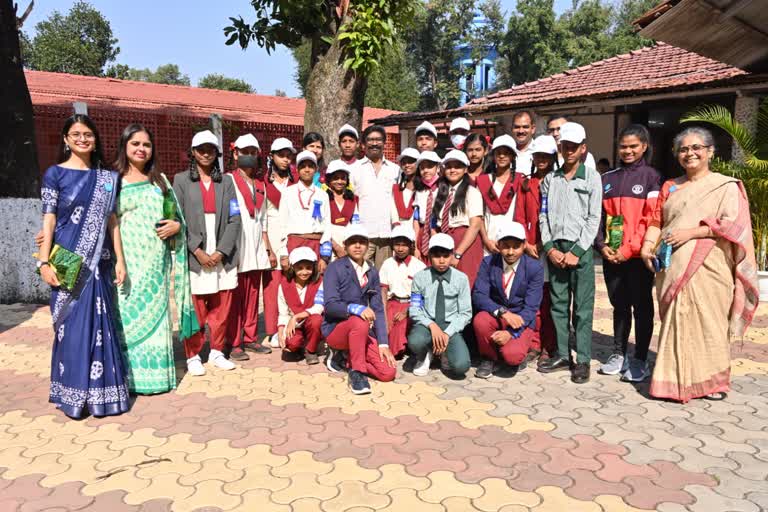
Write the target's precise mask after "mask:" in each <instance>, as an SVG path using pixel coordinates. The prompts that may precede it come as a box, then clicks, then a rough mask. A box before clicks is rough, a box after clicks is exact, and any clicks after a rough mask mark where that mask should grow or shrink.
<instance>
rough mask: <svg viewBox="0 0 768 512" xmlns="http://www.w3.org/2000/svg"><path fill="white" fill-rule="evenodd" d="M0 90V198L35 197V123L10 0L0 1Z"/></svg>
mask: <svg viewBox="0 0 768 512" xmlns="http://www.w3.org/2000/svg"><path fill="white" fill-rule="evenodd" d="M0 90H1V91H2V95H0V133H2V134H3V135H2V137H0V197H36V196H38V195H39V193H40V188H39V177H40V168H39V166H38V162H37V148H36V145H35V124H34V117H33V113H32V100H31V99H30V97H29V90H28V89H27V80H26V79H25V78H24V69H23V67H22V63H21V52H20V50H19V31H18V28H17V26H16V9H15V8H14V5H13V1H12V0H0Z"/></svg>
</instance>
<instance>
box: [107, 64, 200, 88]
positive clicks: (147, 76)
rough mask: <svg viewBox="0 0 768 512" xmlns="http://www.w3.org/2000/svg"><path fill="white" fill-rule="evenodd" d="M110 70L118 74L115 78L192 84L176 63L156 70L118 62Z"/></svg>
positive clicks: (168, 83) (157, 82) (164, 65)
mask: <svg viewBox="0 0 768 512" xmlns="http://www.w3.org/2000/svg"><path fill="white" fill-rule="evenodd" d="M126 68H127V71H126ZM108 72H109V73H114V74H115V75H116V76H115V78H122V79H123V80H137V81H140V82H152V83H155V84H167V85H190V82H189V76H187V75H185V74H183V73H182V72H181V70H180V69H179V66H178V65H176V64H163V65H161V66H158V67H157V69H156V70H154V71H152V70H151V69H149V68H145V69H136V68H128V67H127V66H124V65H122V64H118V65H117V66H113V67H112V68H110V69H109V71H108Z"/></svg>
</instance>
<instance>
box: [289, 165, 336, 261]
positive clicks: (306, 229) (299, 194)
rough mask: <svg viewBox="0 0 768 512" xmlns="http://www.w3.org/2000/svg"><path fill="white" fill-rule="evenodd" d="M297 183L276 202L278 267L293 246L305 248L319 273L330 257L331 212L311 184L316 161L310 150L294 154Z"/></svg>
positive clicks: (315, 170) (320, 192)
mask: <svg viewBox="0 0 768 512" xmlns="http://www.w3.org/2000/svg"><path fill="white" fill-rule="evenodd" d="M296 168H297V170H298V173H299V181H298V182H297V183H296V184H295V185H291V186H290V187H288V188H286V189H285V192H283V195H282V199H281V200H280V217H279V221H278V222H280V225H281V226H282V228H283V239H282V241H281V244H280V251H279V254H280V264H281V266H282V267H283V269H285V268H287V267H288V255H289V254H290V252H291V251H293V250H294V249H295V248H297V247H309V248H310V249H312V250H313V251H315V254H317V257H318V267H319V268H320V273H322V272H323V270H325V266H326V265H327V263H328V261H329V260H330V258H331V254H332V249H331V210H330V207H329V205H328V194H326V193H325V192H324V191H323V190H322V189H321V188H320V187H317V186H315V185H314V184H313V180H314V178H315V173H316V172H317V158H316V157H315V154H314V153H313V152H312V151H307V150H304V151H302V152H301V153H299V154H298V155H296Z"/></svg>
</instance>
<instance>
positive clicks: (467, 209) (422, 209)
mask: <svg viewBox="0 0 768 512" xmlns="http://www.w3.org/2000/svg"><path fill="white" fill-rule="evenodd" d="M457 187H458V184H456V185H454V186H452V187H451V188H450V191H449V194H450V192H451V191H452V192H453V195H454V199H455V197H456V188H457ZM434 194H435V196H434V199H433V200H432V204H433V205H434V202H435V201H436V200H437V190H435V192H434ZM428 198H429V191H428V190H422V191H419V192H417V193H416V204H417V205H418V206H419V215H420V216H421V217H422V224H423V222H424V219H426V214H427V213H431V212H427V200H428ZM445 206H446V205H443V209H442V210H441V211H440V216H439V217H438V218H437V219H435V221H436V222H437V228H438V231H439V230H440V223H441V222H442V219H443V212H444V211H445ZM482 216H483V196H482V195H481V194H480V191H479V190H477V189H476V188H475V187H473V186H469V187H467V195H466V197H465V199H464V211H463V212H459V213H458V214H456V215H454V214H453V213H450V211H449V214H448V227H449V228H458V227H462V226H465V227H468V226H469V220H470V219H471V218H472V217H482Z"/></svg>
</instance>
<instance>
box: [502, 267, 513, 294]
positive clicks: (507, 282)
mask: <svg viewBox="0 0 768 512" xmlns="http://www.w3.org/2000/svg"><path fill="white" fill-rule="evenodd" d="M514 279H515V269H512V272H510V274H509V279H507V278H506V277H504V275H503V274H502V276H501V285H502V286H503V287H504V293H507V286H509V284H510V283H511V282H512V281H513V280H514Z"/></svg>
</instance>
